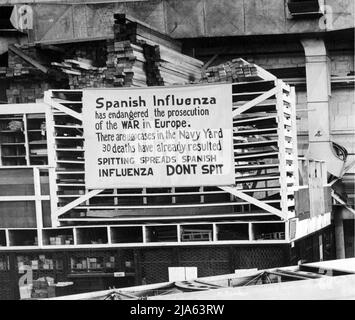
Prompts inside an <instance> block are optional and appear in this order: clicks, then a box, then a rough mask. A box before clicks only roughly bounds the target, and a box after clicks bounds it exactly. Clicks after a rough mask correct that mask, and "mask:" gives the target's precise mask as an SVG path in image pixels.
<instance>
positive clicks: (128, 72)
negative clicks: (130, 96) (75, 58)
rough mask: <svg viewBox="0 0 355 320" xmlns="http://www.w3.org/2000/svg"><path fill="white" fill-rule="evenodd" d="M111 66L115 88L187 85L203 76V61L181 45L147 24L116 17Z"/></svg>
mask: <svg viewBox="0 0 355 320" xmlns="http://www.w3.org/2000/svg"><path fill="white" fill-rule="evenodd" d="M114 18H115V25H114V42H113V44H111V45H109V46H108V61H107V67H108V69H109V70H111V68H112V67H113V65H114V67H115V70H114V71H113V72H110V73H111V74H112V75H113V77H114V81H115V86H121V85H122V86H131V85H133V86H143V85H148V86H154V85H172V84H186V83H192V82H196V81H198V80H199V79H200V77H201V68H202V66H203V62H202V61H199V60H197V59H194V58H191V57H189V56H187V55H184V54H182V53H181V44H180V43H179V42H178V41H176V40H174V39H172V38H170V37H169V36H167V35H165V34H163V33H160V32H159V31H156V30H154V29H152V28H150V27H148V26H146V25H144V24H141V23H137V22H133V21H130V20H129V19H127V18H126V16H125V15H124V14H115V15H114Z"/></svg>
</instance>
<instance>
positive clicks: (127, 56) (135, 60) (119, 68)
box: [106, 40, 147, 87]
mask: <svg viewBox="0 0 355 320" xmlns="http://www.w3.org/2000/svg"><path fill="white" fill-rule="evenodd" d="M145 62H146V60H145V57H144V54H143V48H142V47H141V46H139V45H135V44H133V43H131V42H130V41H128V40H124V41H117V40H114V41H110V42H108V44H107V61H106V66H107V72H106V79H107V81H108V83H112V84H113V86H114V87H123V86H124V87H130V86H134V87H144V86H146V85H147V77H146V74H145Z"/></svg>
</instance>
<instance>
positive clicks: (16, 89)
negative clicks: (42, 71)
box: [6, 81, 50, 103]
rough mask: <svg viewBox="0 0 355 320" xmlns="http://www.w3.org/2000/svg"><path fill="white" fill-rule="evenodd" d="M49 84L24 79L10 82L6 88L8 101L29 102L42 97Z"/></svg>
mask: <svg viewBox="0 0 355 320" xmlns="http://www.w3.org/2000/svg"><path fill="white" fill-rule="evenodd" d="M49 88H50V85H49V84H47V83H46V82H38V81H26V82H13V83H10V85H9V88H8V89H6V97H7V102H8V103H29V102H35V101H36V100H37V99H42V98H43V92H44V91H46V90H48V89H49Z"/></svg>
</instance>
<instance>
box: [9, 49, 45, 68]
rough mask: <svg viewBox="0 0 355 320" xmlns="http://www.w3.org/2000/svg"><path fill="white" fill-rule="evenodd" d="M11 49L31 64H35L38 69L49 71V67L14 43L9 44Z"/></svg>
mask: <svg viewBox="0 0 355 320" xmlns="http://www.w3.org/2000/svg"><path fill="white" fill-rule="evenodd" d="M9 50H10V51H12V52H13V53H15V54H16V55H18V56H19V57H20V58H22V59H23V60H25V61H26V62H28V63H29V64H31V65H33V66H34V67H35V68H37V69H38V70H40V71H42V72H43V73H48V68H46V67H45V66H43V65H42V64H40V63H39V62H38V61H36V60H35V59H32V58H31V57H29V56H28V55H26V54H25V53H24V52H22V51H21V50H20V49H18V48H16V47H15V46H14V45H10V46H9Z"/></svg>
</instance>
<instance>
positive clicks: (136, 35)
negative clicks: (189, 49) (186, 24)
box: [113, 13, 182, 52]
mask: <svg viewBox="0 0 355 320" xmlns="http://www.w3.org/2000/svg"><path fill="white" fill-rule="evenodd" d="M113 17H114V20H115V24H114V27H113V31H114V37H115V40H117V41H124V40H128V41H130V42H131V43H134V44H143V43H146V44H149V45H152V46H154V45H162V46H165V47H167V48H170V49H172V50H174V51H176V52H181V47H182V45H181V43H180V42H179V41H177V40H175V39H173V38H171V37H169V36H168V35H166V34H164V33H161V32H160V31H158V30H155V29H153V28H152V27H151V26H148V25H146V24H144V23H143V22H136V21H132V20H130V19H129V18H127V17H126V15H125V14H122V13H116V14H114V16H113Z"/></svg>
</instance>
